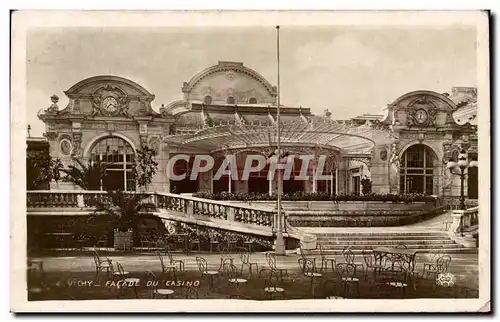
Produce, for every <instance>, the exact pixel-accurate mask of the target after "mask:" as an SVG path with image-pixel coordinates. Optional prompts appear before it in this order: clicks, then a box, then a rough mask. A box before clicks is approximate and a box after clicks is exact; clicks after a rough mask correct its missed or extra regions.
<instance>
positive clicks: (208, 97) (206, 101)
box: [203, 95, 212, 105]
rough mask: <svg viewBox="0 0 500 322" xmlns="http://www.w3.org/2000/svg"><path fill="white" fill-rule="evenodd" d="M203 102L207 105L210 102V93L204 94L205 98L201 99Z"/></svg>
mask: <svg viewBox="0 0 500 322" xmlns="http://www.w3.org/2000/svg"><path fill="white" fill-rule="evenodd" d="M203 103H205V104H207V105H210V104H212V96H210V95H207V96H205V98H204V99H203Z"/></svg>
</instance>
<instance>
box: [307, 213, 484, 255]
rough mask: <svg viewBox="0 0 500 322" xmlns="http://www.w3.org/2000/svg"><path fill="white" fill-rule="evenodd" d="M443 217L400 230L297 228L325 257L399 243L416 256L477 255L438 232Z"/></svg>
mask: <svg viewBox="0 0 500 322" xmlns="http://www.w3.org/2000/svg"><path fill="white" fill-rule="evenodd" d="M448 216H449V214H443V215H440V216H437V217H435V218H432V219H430V220H426V221H423V222H420V223H417V224H413V225H406V226H400V227H371V228H370V227H364V228H349V227H346V228H340V227H328V228H327V227H300V228H299V229H300V230H302V231H304V232H306V233H308V234H312V235H315V236H316V237H317V245H318V247H316V250H312V251H311V252H313V253H318V254H319V245H321V246H323V249H324V250H325V253H326V254H332V255H340V254H342V251H343V250H344V249H345V248H346V247H350V249H351V250H352V251H353V252H354V253H361V251H362V250H371V249H373V248H377V247H390V248H394V247H396V246H397V245H399V244H403V245H405V246H406V247H407V248H408V249H414V250H418V252H420V253H435V252H446V253H477V248H466V247H464V246H462V245H460V244H458V243H456V242H455V241H453V240H452V239H451V238H450V237H449V235H448V232H447V231H443V230H441V227H442V222H443V221H445V220H448V219H449V217H448Z"/></svg>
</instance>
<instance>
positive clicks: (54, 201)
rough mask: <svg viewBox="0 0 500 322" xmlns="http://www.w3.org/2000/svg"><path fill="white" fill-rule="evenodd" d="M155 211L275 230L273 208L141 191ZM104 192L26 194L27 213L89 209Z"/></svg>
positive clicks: (48, 191)
mask: <svg viewBox="0 0 500 322" xmlns="http://www.w3.org/2000/svg"><path fill="white" fill-rule="evenodd" d="M142 194H146V195H149V196H150V198H149V201H150V202H152V203H153V204H154V205H155V206H156V207H157V208H158V209H165V210H172V211H177V212H181V213H183V214H187V215H197V216H205V217H210V218H216V219H221V220H227V221H232V222H240V223H244V224H251V225H257V226H265V227H274V225H273V221H274V217H275V216H274V213H275V211H274V210H273V209H266V208H263V207H260V208H258V207H252V206H248V205H235V204H230V203H228V202H225V201H218V200H207V199H202V198H196V197H192V196H183V195H178V194H173V193H154V192H144V193H142ZM105 196H106V192H105V191H86V190H65V191H54V190H37V191H28V192H27V201H26V205H27V208H28V209H29V210H32V209H35V210H44V209H47V210H49V209H54V208H56V209H64V210H90V209H91V208H92V207H91V205H92V204H93V201H94V200H95V199H98V198H104V197H105Z"/></svg>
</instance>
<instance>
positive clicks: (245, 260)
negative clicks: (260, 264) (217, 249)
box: [240, 250, 250, 264]
mask: <svg viewBox="0 0 500 322" xmlns="http://www.w3.org/2000/svg"><path fill="white" fill-rule="evenodd" d="M240 259H241V263H242V264H249V263H250V253H249V252H248V251H246V250H242V251H241V253H240Z"/></svg>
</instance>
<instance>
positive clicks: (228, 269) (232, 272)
mask: <svg viewBox="0 0 500 322" xmlns="http://www.w3.org/2000/svg"><path fill="white" fill-rule="evenodd" d="M222 269H223V270H224V273H225V274H226V276H227V278H228V279H236V278H238V269H237V268H236V266H235V265H233V264H230V263H227V264H225V265H224V266H222Z"/></svg>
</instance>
